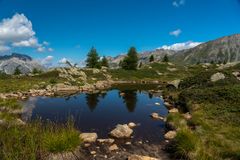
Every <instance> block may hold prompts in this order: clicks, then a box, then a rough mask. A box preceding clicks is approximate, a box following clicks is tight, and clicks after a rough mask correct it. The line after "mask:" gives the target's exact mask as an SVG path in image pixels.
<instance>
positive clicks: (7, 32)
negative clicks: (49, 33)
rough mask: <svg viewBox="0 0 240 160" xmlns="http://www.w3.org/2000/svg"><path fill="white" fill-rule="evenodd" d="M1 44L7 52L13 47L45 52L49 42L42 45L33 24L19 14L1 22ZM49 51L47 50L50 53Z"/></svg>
mask: <svg viewBox="0 0 240 160" xmlns="http://www.w3.org/2000/svg"><path fill="white" fill-rule="evenodd" d="M0 43H1V46H2V47H1V48H2V50H5V51H7V50H10V49H11V48H10V47H7V46H11V47H29V48H36V49H37V51H39V52H43V51H45V50H46V47H45V46H48V45H49V42H47V41H44V42H43V43H42V44H41V43H39V42H38V38H37V37H36V33H35V31H34V30H33V27H32V22H31V21H30V20H28V18H27V17H26V16H25V15H24V14H18V13H16V14H15V15H14V16H13V17H11V18H5V19H3V20H2V21H0ZM3 46H4V49H3ZM44 48H45V49H44ZM49 49H50V48H48V49H47V50H48V51H49ZM50 50H52V48H51V49H50Z"/></svg>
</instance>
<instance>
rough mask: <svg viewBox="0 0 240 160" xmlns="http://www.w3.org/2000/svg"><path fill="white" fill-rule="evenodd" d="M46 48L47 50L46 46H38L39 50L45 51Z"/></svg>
mask: <svg viewBox="0 0 240 160" xmlns="http://www.w3.org/2000/svg"><path fill="white" fill-rule="evenodd" d="M45 50H46V47H43V46H41V47H38V48H37V51H38V52H45Z"/></svg>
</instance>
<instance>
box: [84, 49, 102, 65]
mask: <svg viewBox="0 0 240 160" xmlns="http://www.w3.org/2000/svg"><path fill="white" fill-rule="evenodd" d="M99 59H100V58H99V56H98V53H97V50H96V49H95V48H94V47H92V48H91V50H90V51H89V53H88V55H87V60H86V63H87V64H86V66H87V67H89V68H100V63H99Z"/></svg>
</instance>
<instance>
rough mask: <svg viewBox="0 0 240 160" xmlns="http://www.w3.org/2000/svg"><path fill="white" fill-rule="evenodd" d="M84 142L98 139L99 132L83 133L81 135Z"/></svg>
mask: <svg viewBox="0 0 240 160" xmlns="http://www.w3.org/2000/svg"><path fill="white" fill-rule="evenodd" d="M79 137H80V138H81V139H82V140H83V142H87V143H93V142H95V141H96V139H97V137H98V136H97V133H81V134H80V136H79Z"/></svg>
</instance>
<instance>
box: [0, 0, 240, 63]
mask: <svg viewBox="0 0 240 160" xmlns="http://www.w3.org/2000/svg"><path fill="white" fill-rule="evenodd" d="M17 13H18V15H17V16H16V14H17ZM14 16H15V19H14ZM19 19H22V21H21V20H19ZM11 20H12V21H11ZM4 21H5V23H6V21H9V23H8V24H10V25H13V26H10V27H12V28H13V29H15V31H16V30H17V31H18V32H17V33H16V35H11V33H12V34H15V33H14V32H11V33H10V32H9V33H8V34H7V33H5V34H3V29H2V32H1V27H2V28H4V27H5V30H6V27H8V26H9V25H3V24H4ZM19 23H20V24H19ZM24 23H26V25H25V24H24ZM29 23H31V24H32V26H31V25H29ZM23 24H24V25H25V26H24V27H26V26H27V27H26V29H25V30H24V31H25V32H26V33H25V32H24V34H26V35H23V33H22V32H21V25H23ZM17 27H20V29H19V28H17ZM1 33H2V34H1ZM235 33H240V2H239V0H31V1H29V0H0V51H1V49H2V52H1V53H0V54H7V53H10V52H20V53H25V54H28V55H31V56H32V57H34V58H37V59H44V58H45V57H48V58H49V61H53V62H54V63H56V62H57V61H59V60H60V59H62V58H67V59H70V60H72V61H74V62H80V61H83V60H84V59H85V57H86V54H87V52H88V50H89V49H90V48H91V47H92V46H94V47H96V48H97V50H98V52H99V54H100V55H106V56H108V55H111V56H115V55H118V54H120V53H124V52H126V51H127V50H128V48H129V47H130V46H135V47H136V48H137V49H138V51H145V50H153V49H156V48H158V47H161V46H163V45H171V44H175V43H180V42H189V41H192V42H206V41H208V40H212V39H215V38H218V37H221V36H225V35H231V34H235ZM9 34H10V35H9ZM17 34H18V35H17ZM1 36H2V38H1ZM7 36H10V38H9V37H7ZM21 38H22V39H21ZM46 60H48V59H46Z"/></svg>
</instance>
